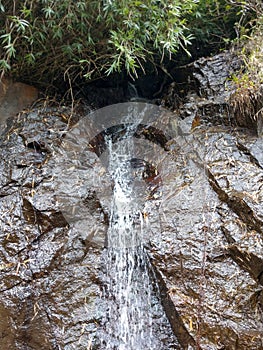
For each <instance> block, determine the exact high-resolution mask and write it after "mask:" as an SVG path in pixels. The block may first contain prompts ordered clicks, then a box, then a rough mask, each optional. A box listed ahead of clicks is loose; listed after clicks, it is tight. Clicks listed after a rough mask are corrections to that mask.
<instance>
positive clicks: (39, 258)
mask: <svg viewBox="0 0 263 350" xmlns="http://www.w3.org/2000/svg"><path fill="white" fill-rule="evenodd" d="M231 61H233V60H231ZM200 62H201V61H200ZM200 62H199V63H198V62H197V63H195V66H194V67H192V68H191V69H192V73H191V76H192V77H194V76H195V79H196V80H198V79H200V84H197V83H196V85H197V86H199V90H198V91H197V92H195V93H194V90H193V91H192V92H189V94H188V97H186V98H184V99H182V100H180V103H178V99H177V96H178V95H177V92H175V91H174V90H173V88H171V89H170V90H169V96H166V97H164V98H163V100H164V101H166V104H167V106H170V107H171V108H172V109H173V110H174V114H175V122H176V123H177V125H178V127H179V132H178V136H177V137H175V138H174V139H172V140H169V142H168V143H167V145H166V147H165V149H166V157H164V159H163V163H162V164H161V167H160V168H161V170H160V176H161V178H162V181H159V183H158V186H159V184H160V183H162V195H161V197H160V198H159V197H158V198H157V199H156V205H155V206H154V205H152V206H151V211H149V213H145V215H147V216H148V220H149V223H150V226H149V243H148V245H147V250H148V254H149V258H150V261H151V264H152V267H151V270H152V275H153V276H152V279H153V282H154V281H155V282H157V284H158V288H156V289H157V290H158V293H159V294H160V298H161V301H162V305H163V309H164V312H165V313H166V315H167V317H168V319H169V321H170V324H171V328H172V330H173V333H174V334H175V337H176V339H177V341H175V342H173V343H170V345H169V347H168V345H167V349H185V350H190V349H192V350H193V349H196V350H197V349H202V350H219V349H226V350H261V349H262V348H263V341H262V339H263V337H262V335H263V291H262V290H263V289H262V284H263V277H262V276H263V257H262V252H263V206H262V204H263V158H262V154H263V141H262V139H260V138H258V137H257V136H256V135H255V133H252V132H251V131H250V130H248V129H244V128H238V127H236V126H235V125H233V123H232V122H230V123H224V122H223V121H224V120H227V117H226V116H227V113H228V111H227V108H224V106H223V107H222V110H221V111H220V108H219V106H220V103H219V102H218V101H219V100H220V98H221V97H222V94H224V93H226V94H227V92H224V90H223V87H222V84H223V85H224V82H225V79H227V78H226V77H227V76H228V74H226V72H225V71H224V69H228V68H227V65H223V66H222V67H221V68H222V69H220V65H219V63H218V57H216V58H215V61H214V62H215V67H214V66H213V60H212V59H209V60H207V61H206V60H202V62H201V63H200ZM200 64H201V68H200ZM200 69H201V70H202V72H206V73H203V75H202V79H203V80H202V79H201V78H199V76H200ZM211 71H214V72H216V73H215V76H216V79H217V81H218V85H219V86H216V85H215V83H213V84H214V85H213V84H212V83H211V79H210V78H209V77H207V76H206V75H207V74H210V73H208V72H211ZM220 72H222V76H221V74H220ZM221 78H222V79H221ZM209 79H210V80H209ZM202 81H210V83H209V84H210V85H211V86H212V85H213V86H212V88H211V90H209V91H207V92H205V91H206V88H205V86H206V83H205V82H203V83H202ZM200 86H202V88H200ZM200 89H201V90H200ZM203 91H204V92H203ZM203 93H204V95H203ZM205 94H206V95H205ZM173 96H174V99H175V98H176V99H177V100H176V101H173ZM168 100H169V101H168ZM204 101H206V102H207V104H208V102H209V101H210V102H211V104H212V105H213V103H214V101H217V104H216V105H217V107H216V109H215V110H214V111H215V116H216V117H215V118H214V119H213V113H214V112H212V109H211V108H210V109H209V108H208V109H205V108H203V109H202V113H201V114H200V110H201V106H203V104H202V103H203V102H204ZM222 103H224V102H222ZM219 117H220V118H219ZM198 118H199V119H198ZM229 118H230V120H231V118H232V117H231V115H230V117H229ZM72 120H74V116H73V119H72V114H71V111H70V110H68V109H67V108H60V109H55V108H47V107H41V106H39V107H38V108H37V109H36V110H34V111H30V112H28V113H23V114H22V115H21V116H20V118H19V120H14V121H13V124H12V125H10V126H9V129H6V131H5V133H4V135H2V137H1V139H0V142H1V150H0V152H1V158H0V169H1V171H0V214H1V215H0V281H1V282H0V295H1V298H0V344H1V349H2V348H3V349H10V350H39V349H43V350H57V349H63V350H73V349H74V350H84V349H101V350H103V347H101V345H100V340H99V339H98V336H96V334H99V333H98V329H99V328H100V322H101V319H102V314H103V312H104V310H103V307H104V306H103V305H102V304H101V300H100V294H101V289H102V285H101V284H102V274H103V266H102V261H103V258H102V257H103V251H104V248H103V246H101V245H96V244H95V243H96V242H94V243H93V242H92V240H90V239H86V237H87V236H88V235H89V234H91V232H92V230H93V231H94V230H96V228H97V227H102V226H103V225H104V226H107V222H106V221H107V220H105V217H106V216H107V215H106V214H105V215H104V219H103V218H102V215H101V214H102V213H103V214H104V211H105V210H104V208H103V207H102V205H100V204H99V203H98V198H97V197H96V195H95V194H94V193H93V192H91V194H90V196H87V197H85V198H84V201H85V205H86V208H88V210H89V212H90V215H89V217H88V218H89V225H88V227H89V229H88V231H89V232H87V233H86V235H83V234H80V232H79V231H78V229H77V228H76V227H71V226H70V225H69V224H68V223H67V221H66V219H65V218H64V216H63V214H62V213H61V208H60V206H59V202H58V201H57V198H56V188H55V184H54V179H53V165H54V163H53V161H52V160H53V158H54V153H55V152H57V149H58V148H59V146H60V143H61V140H62V138H63V135H64V133H65V132H67V130H68V129H69V127H70V121H71V122H72ZM91 161H92V160H91ZM153 162H154V160H153ZM66 168H67V165H66V164H65V171H66ZM85 172H88V169H86V168H85V169H84V168H83V171H82V173H83V174H82V175H83V179H84V178H85V176H86V175H85V174H86V173H85ZM100 175H101V177H102V178H103V176H104V175H103V173H102V172H101V174H100ZM81 179H82V178H81ZM70 181H72V187H74V181H75V179H70V178H69V179H67V183H65V188H69V186H70ZM100 181H101V180H100ZM95 182H96V185H97V180H96V179H95ZM62 185H63V184H62ZM108 187H110V186H108ZM91 190H92V189H91ZM160 193H161V192H160ZM163 337H164V343H165V344H169V339H168V340H167V339H165V337H167V336H166V334H165V333H164V334H163ZM138 350H139V349H138Z"/></svg>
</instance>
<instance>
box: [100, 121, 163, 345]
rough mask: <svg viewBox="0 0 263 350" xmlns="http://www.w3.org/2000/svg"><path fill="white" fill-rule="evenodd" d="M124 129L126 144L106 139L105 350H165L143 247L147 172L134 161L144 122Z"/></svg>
mask: <svg viewBox="0 0 263 350" xmlns="http://www.w3.org/2000/svg"><path fill="white" fill-rule="evenodd" d="M124 123H125V125H128V126H127V128H126V131H125V135H124V136H123V138H122V140H121V141H119V142H117V143H113V142H112V140H111V138H110V137H109V138H108V139H107V144H108V150H109V173H110V176H111V178H112V180H113V199H112V203H111V214H110V223H109V230H108V242H107V245H108V248H107V251H106V256H105V266H106V271H105V275H106V278H105V279H106V281H105V292H104V299H105V300H106V304H107V311H106V313H105V320H104V324H105V333H104V337H103V343H104V346H103V349H107V350H113V349H114V350H115V349H116V350H142V349H152V350H155V349H156V350H157V349H158V350H160V349H163V347H162V343H161V340H160V335H158V332H159V331H161V326H160V325H158V322H157V321H156V320H155V318H158V317H159V318H160V317H161V318H165V317H164V313H163V311H162V310H160V308H161V305H160V303H159V300H157V299H158V298H157V296H156V284H154V283H153V281H152V277H151V273H150V271H149V269H150V263H149V261H148V258H147V254H146V251H145V248H144V245H143V238H144V236H145V235H146V233H147V226H146V225H145V222H144V219H143V216H142V210H143V208H142V206H143V197H144V196H145V187H144V185H143V178H142V177H143V176H142V169H140V166H139V165H138V166H134V164H133V163H134V162H132V161H131V160H132V159H133V155H134V142H133V141H134V138H133V134H134V132H135V129H136V127H137V125H138V123H139V120H137V121H135V122H134V121H133V123H131V122H130V121H129V120H127V117H126V120H124ZM160 315H161V316H160ZM165 321H166V326H168V321H167V320H165ZM162 323H165V322H164V321H163V320H162ZM156 327H158V330H156V329H154V328H156Z"/></svg>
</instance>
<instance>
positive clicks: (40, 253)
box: [0, 108, 100, 350]
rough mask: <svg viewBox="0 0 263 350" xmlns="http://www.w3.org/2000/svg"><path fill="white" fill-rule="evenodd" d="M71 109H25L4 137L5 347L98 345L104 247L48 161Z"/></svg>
mask: <svg viewBox="0 0 263 350" xmlns="http://www.w3.org/2000/svg"><path fill="white" fill-rule="evenodd" d="M65 115H66V111H63V110H60V112H58V111H56V110H53V111H50V110H49V111H47V110H45V108H43V109H42V110H41V109H38V110H37V111H35V112H31V113H30V114H28V115H27V114H23V115H22V116H21V117H20V120H19V121H18V122H17V123H15V124H13V126H12V127H11V129H9V131H8V132H7V133H6V134H5V135H3V136H2V138H1V163H0V164H1V165H0V167H1V175H0V184H1V185H0V212H1V218H0V227H1V230H0V275H1V277H0V280H1V283H0V294H1V301H0V343H1V348H3V349H10V350H23V349H32V350H33V349H34V350H37V349H40V348H41V349H47V350H50V349H68V350H69V349H84V348H85V349H86V348H87V346H88V344H91V342H92V343H93V344H94V346H95V342H94V340H93V336H94V334H95V332H96V328H97V324H98V322H99V315H97V308H96V306H95V301H96V297H97V296H98V295H99V292H100V291H99V290H100V282H99V278H98V276H99V269H100V260H99V256H100V249H99V248H96V247H91V246H89V247H88V246H87V245H86V244H85V241H84V240H83V238H82V237H80V236H79V234H78V233H76V232H73V231H72V230H71V229H70V228H69V226H68V223H67V222H66V220H65V218H64V217H63V215H62V214H61V212H60V208H59V207H58V205H57V203H56V198H55V196H54V188H53V184H52V168H51V167H50V166H49V165H48V164H49V159H50V158H51V157H52V152H53V150H54V148H55V147H57V146H58V145H59V143H60V142H61V141H60V140H61V134H62V133H63V132H64V131H65V130H66V128H67V126H68V123H67V121H66V120H65V119H64V118H65ZM94 225H96V223H95V222H94ZM83 344H85V346H84V345H83Z"/></svg>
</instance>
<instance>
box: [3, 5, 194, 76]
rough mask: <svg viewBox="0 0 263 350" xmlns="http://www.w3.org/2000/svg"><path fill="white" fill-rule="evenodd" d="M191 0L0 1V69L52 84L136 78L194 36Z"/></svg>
mask: <svg viewBox="0 0 263 350" xmlns="http://www.w3.org/2000/svg"><path fill="white" fill-rule="evenodd" d="M196 4H197V1H195V0H194V1H193V0H185V1H183V2H182V1H179V0H172V1H171V0H170V1H167V2H163V1H160V0H154V1H150V0H146V1H140V0H118V1H117V0H104V1H98V0H90V1H73V0H63V1H53V0H36V1H32V0H24V1H19V2H13V1H0V11H1V17H0V28H2V29H1V30H0V41H1V44H2V47H1V49H0V53H1V60H0V68H1V70H2V71H7V70H12V72H13V73H14V74H17V75H19V76H21V75H22V76H23V75H24V76H31V78H32V72H33V76H34V78H35V80H46V81H50V79H51V80H54V79H58V78H59V77H61V76H63V75H66V76H67V77H70V78H71V79H74V77H76V76H84V77H86V78H90V79H94V78H97V77H99V76H102V75H105V74H111V73H113V72H116V71H117V72H118V71H121V70H122V69H125V70H126V71H127V72H128V74H130V75H131V76H133V77H136V76H137V74H138V71H139V70H143V69H144V64H145V62H146V61H152V62H156V61H161V60H162V59H163V58H164V57H165V56H171V54H173V53H175V52H176V51H177V50H178V49H179V48H180V47H183V48H184V49H185V50H187V49H186V47H187V45H188V44H189V43H190V40H191V34H190V33H189V30H188V28H187V21H186V19H185V18H186V14H189V13H191V12H192V11H194V9H195V7H196Z"/></svg>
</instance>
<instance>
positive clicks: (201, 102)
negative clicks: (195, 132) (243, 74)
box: [162, 51, 263, 136]
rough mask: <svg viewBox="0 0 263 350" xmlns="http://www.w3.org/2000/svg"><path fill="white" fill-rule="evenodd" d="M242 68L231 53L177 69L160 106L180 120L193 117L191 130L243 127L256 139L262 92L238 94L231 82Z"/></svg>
mask: <svg viewBox="0 0 263 350" xmlns="http://www.w3.org/2000/svg"><path fill="white" fill-rule="evenodd" d="M242 65H244V64H243V63H242V61H241V59H240V58H238V57H237V56H236V55H235V53H231V52H228V51H226V52H223V53H221V54H218V55H216V56H214V57H210V58H201V59H199V60H197V61H195V62H193V63H191V64H189V65H187V66H184V67H181V68H177V69H175V71H174V72H173V76H174V78H175V81H174V82H173V83H172V84H171V85H169V86H168V87H167V88H166V92H165V94H164V97H163V99H162V104H163V105H164V106H167V107H168V108H169V109H171V108H172V109H173V110H175V111H176V112H177V113H178V115H179V117H180V118H187V117H189V116H191V115H194V118H195V119H194V122H193V128H195V127H196V126H200V125H206V126H213V125H219V126H232V127H245V128H248V129H249V130H251V131H252V132H254V133H255V134H257V135H258V136H260V135H262V120H263V119H262V113H261V112H262V110H261V109H262V91H258V93H253V91H249V90H246V89H245V88H244V89H242V88H241V90H240V91H239V90H238V86H237V85H235V83H234V82H233V79H232V77H233V76H238V75H239V74H240V71H241V70H242ZM242 102H243V104H242Z"/></svg>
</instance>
